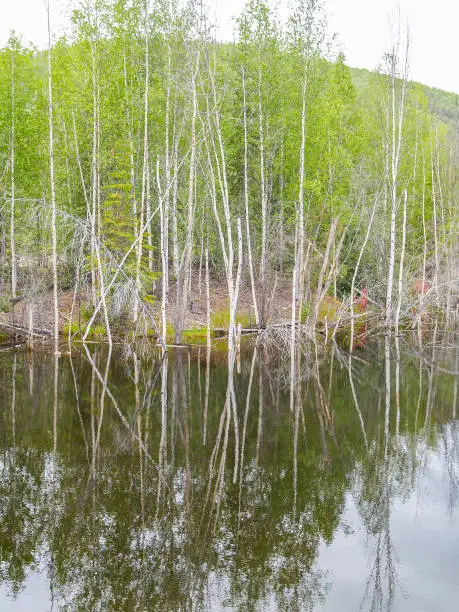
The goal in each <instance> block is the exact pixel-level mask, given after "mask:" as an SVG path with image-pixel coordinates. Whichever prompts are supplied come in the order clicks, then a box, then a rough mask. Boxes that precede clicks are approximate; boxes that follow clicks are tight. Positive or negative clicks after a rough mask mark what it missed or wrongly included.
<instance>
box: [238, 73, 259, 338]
mask: <svg viewBox="0 0 459 612" xmlns="http://www.w3.org/2000/svg"><path fill="white" fill-rule="evenodd" d="M242 91H243V95H244V204H245V226H246V235H247V257H248V263H249V274H250V286H251V289H252V304H253V312H254V315H255V323H256V325H257V327H259V326H260V316H259V313H258V304H257V294H256V290H255V277H254V274H253V259H252V244H251V236H250V214H249V176H248V173H249V171H248V137H247V100H246V87H245V73H244V68H242Z"/></svg>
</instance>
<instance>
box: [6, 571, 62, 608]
mask: <svg viewBox="0 0 459 612" xmlns="http://www.w3.org/2000/svg"><path fill="white" fill-rule="evenodd" d="M50 608H51V605H50V591H49V581H48V580H47V578H46V574H45V572H43V573H40V572H38V571H37V572H30V574H29V575H28V576H27V579H26V581H25V584H24V588H23V589H22V590H21V591H20V593H19V595H18V596H17V598H16V599H11V594H10V593H9V592H8V591H7V590H6V589H5V586H4V585H2V584H0V610H2V612H3V611H5V612H9V611H10V610H11V611H12V612H31V610H33V612H46V610H49V609H50Z"/></svg>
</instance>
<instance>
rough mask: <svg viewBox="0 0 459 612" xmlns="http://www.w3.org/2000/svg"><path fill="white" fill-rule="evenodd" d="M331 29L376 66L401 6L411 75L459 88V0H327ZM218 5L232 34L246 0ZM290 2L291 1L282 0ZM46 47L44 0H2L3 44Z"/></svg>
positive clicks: (58, 3)
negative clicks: (18, 37) (14, 38)
mask: <svg viewBox="0 0 459 612" xmlns="http://www.w3.org/2000/svg"><path fill="white" fill-rule="evenodd" d="M323 2H324V4H325V6H326V8H327V11H328V13H329V23H330V31H331V32H336V33H337V34H338V44H339V47H340V48H341V49H342V50H343V51H344V53H345V55H346V59H347V63H348V64H349V65H351V66H358V67H362V68H369V69H370V70H371V69H374V68H375V67H376V66H377V65H378V63H379V61H380V59H381V57H382V54H383V53H384V52H385V51H387V50H388V49H389V48H390V40H391V34H390V32H391V28H390V18H391V17H392V18H393V17H394V15H397V7H398V6H399V7H400V13H401V21H402V28H403V27H405V25H406V23H409V27H410V35H411V49H410V78H411V79H413V80H416V81H420V82H422V83H426V84H427V85H431V86H433V87H440V88H441V89H446V90H448V91H455V92H457V93H459V69H458V67H457V64H456V61H457V59H459V44H458V42H456V41H457V40H458V28H459V0H435V2H432V0H323ZM208 3H209V4H214V5H215V9H214V11H215V12H214V14H217V15H218V21H219V23H220V31H221V34H222V36H223V37H224V38H226V39H231V38H232V31H233V23H234V22H233V20H232V17H233V16H234V15H237V14H238V13H239V11H240V10H241V9H242V7H243V5H244V0H208ZM277 4H278V5H279V6H280V7H281V9H282V7H285V6H287V4H288V0H277ZM66 6H67V0H51V7H52V15H53V24H54V25H53V29H54V30H55V31H56V33H58V32H59V27H60V26H61V25H62V24H63V23H64V21H65V14H66V10H65V9H66ZM12 29H14V30H16V31H17V32H18V33H20V34H22V35H23V37H24V39H25V40H28V41H32V42H34V43H35V44H37V45H38V46H40V47H44V46H45V45H46V41H47V31H46V11H45V1H44V0H0V46H3V45H5V43H6V40H7V38H8V34H9V31H10V30H12Z"/></svg>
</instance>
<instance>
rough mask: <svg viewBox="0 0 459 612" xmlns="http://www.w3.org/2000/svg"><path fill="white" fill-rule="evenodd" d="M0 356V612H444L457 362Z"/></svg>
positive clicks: (457, 464)
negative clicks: (292, 368) (231, 361)
mask: <svg viewBox="0 0 459 612" xmlns="http://www.w3.org/2000/svg"><path fill="white" fill-rule="evenodd" d="M246 352H247V354H244V355H243V356H242V358H241V361H240V363H238V364H235V366H234V372H232V373H231V372H230V373H228V366H227V363H226V356H225V354H224V353H219V352H218V351H213V352H212V354H211V355H209V354H208V353H207V351H206V350H205V348H202V349H194V350H192V351H188V350H183V351H176V352H174V353H170V354H169V357H168V358H165V359H161V358H160V356H159V355H158V354H152V353H151V351H149V352H148V351H145V352H143V351H140V350H138V351H137V352H133V351H132V350H121V349H120V350H119V351H114V352H113V354H111V355H110V354H108V353H107V351H104V350H101V349H100V348H94V347H91V348H90V349H89V350H86V351H84V350H82V352H79V351H74V352H73V354H72V356H70V355H67V356H63V357H61V358H60V359H55V358H54V357H53V356H47V355H41V354H35V355H33V356H31V357H29V356H28V355H27V354H25V353H17V354H13V353H10V352H5V353H2V354H1V355H0V470H1V478H0V555H1V556H0V609H1V610H6V611H19V610H20V611H29V610H33V611H34V612H41V611H47V610H91V611H92V610H104V611H105V610H127V611H131V610H320V611H327V612H329V611H333V612H343V611H344V612H345V611H348V610H349V611H352V612H353V611H358V610H391V611H398V610H400V611H405V610H406V611H413V612H414V611H416V612H419V611H429V612H430V611H442V612H447V611H450V610H451V611H455V610H458V609H459V423H458V420H457V404H458V402H459V400H458V377H457V371H458V369H459V358H458V349H457V347H456V346H455V345H454V342H453V341H451V339H450V340H448V339H445V340H443V341H442V345H441V346H439V345H438V343H437V342H435V343H430V344H429V343H426V344H425V345H424V347H423V349H422V352H420V351H419V350H418V348H415V347H413V346H408V345H402V346H400V345H398V346H396V345H393V344H392V345H389V344H388V342H387V341H386V342H385V341H384V339H382V340H381V341H380V342H379V343H378V342H376V343H375V344H373V345H372V346H369V347H366V348H365V349H364V350H359V351H357V352H356V353H355V356H354V357H353V358H352V359H349V356H348V355H347V354H345V353H343V352H340V351H339V350H338V347H331V348H330V349H329V350H327V351H326V352H321V353H318V354H313V355H310V356H309V357H308V358H307V359H305V358H303V359H302V361H301V363H299V364H298V366H297V368H296V373H295V378H294V381H293V386H292V385H291V380H290V363H289V359H288V357H287V358H286V357H285V356H280V355H278V354H276V353H275V352H274V351H269V350H263V349H260V348H258V349H257V350H255V351H253V350H247V351H246Z"/></svg>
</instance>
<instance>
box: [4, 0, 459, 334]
mask: <svg viewBox="0 0 459 612" xmlns="http://www.w3.org/2000/svg"><path fill="white" fill-rule="evenodd" d="M173 4H174V3H173ZM292 4H293V6H292V13H291V15H290V19H289V20H288V22H287V25H286V30H285V31H283V30H281V29H280V27H279V23H278V20H277V19H276V16H275V14H274V13H272V12H271V11H270V8H269V6H268V4H267V2H266V1H265V0H248V2H247V5H246V8H245V11H244V13H243V14H242V15H241V17H240V19H239V20H238V22H237V27H238V42H236V43H234V44H220V43H216V42H215V39H214V37H213V34H212V30H211V29H209V25H208V20H207V18H206V19H204V17H203V15H202V14H201V6H200V4H199V3H198V2H196V1H195V0H189V2H184V3H183V6H182V3H177V4H176V5H175V8H174V10H173V11H170V9H168V8H166V7H165V5H164V3H163V2H162V1H160V0H158V1H157V2H152V3H151V4H150V3H148V2H144V0H97V2H88V3H81V6H80V9H79V10H77V11H74V13H73V14H72V20H71V22H70V23H69V24H68V28H67V31H66V33H65V36H62V38H60V39H59V40H57V41H56V42H55V43H54V44H53V45H51V46H50V48H49V49H48V50H45V51H42V52H38V53H37V52H36V50H35V49H34V48H31V47H27V46H25V45H24V44H23V43H22V41H21V39H19V38H16V37H14V36H12V37H11V38H10V40H9V42H8V46H7V47H5V48H4V49H0V290H1V291H2V296H3V298H4V300H5V301H6V306H7V307H8V305H9V304H10V300H13V303H14V300H16V298H17V297H18V296H19V297H21V299H23V298H24V296H26V297H27V299H28V301H29V303H30V304H31V308H30V311H32V310H33V305H34V304H38V298H39V297H40V295H42V296H45V297H46V295H47V292H49V290H50V288H51V287H52V289H53V304H54V306H53V309H54V323H55V325H54V335H55V337H58V331H59V330H58V325H59V308H58V307H59V302H58V300H59V297H60V296H61V295H63V294H64V292H65V291H70V290H72V295H76V294H77V293H78V294H79V295H82V296H83V297H82V299H84V300H86V304H85V317H86V318H87V319H88V321H87V327H86V331H85V336H84V337H85V338H86V337H88V333H89V331H88V330H90V329H91V326H92V324H93V323H97V324H100V325H101V326H102V325H103V326H104V327H105V329H106V330H109V328H110V324H112V325H115V324H118V323H119V322H121V323H119V324H120V327H121V328H122V329H123V330H125V329H127V328H128V325H127V324H126V320H128V321H131V322H132V325H133V327H132V328H133V329H134V328H135V329H136V330H137V329H144V330H146V329H147V328H148V326H149V325H150V326H151V325H152V323H151V321H152V319H153V316H156V315H157V312H158V308H157V302H159V301H161V310H160V311H161V329H162V336H163V337H165V336H166V333H167V330H168V329H169V326H170V325H171V324H172V326H173V329H174V334H175V335H174V342H175V343H176V344H178V343H179V342H181V336H182V333H183V330H184V329H185V325H186V316H188V313H189V312H191V309H192V306H191V304H192V300H191V299H189V298H190V293H191V291H192V289H193V285H194V283H193V278H194V275H195V274H196V275H197V277H198V279H200V281H201V282H200V283H199V281H198V283H197V285H198V286H199V287H200V291H199V294H200V296H203V295H208V294H209V300H207V302H206V303H205V304H202V307H201V308H200V312H202V313H206V315H205V316H206V321H207V322H208V321H210V311H211V299H210V293H211V291H210V287H209V286H208V287H207V289H209V293H208V294H207V293H204V291H203V289H202V286H201V285H203V279H204V278H206V279H207V280H208V282H209V283H210V280H209V279H212V278H213V279H222V278H223V279H224V281H223V282H224V284H225V285H226V286H225V292H226V295H225V299H227V303H228V311H229V316H230V318H229V323H228V329H229V337H230V338H232V337H233V335H234V330H235V316H236V311H237V309H238V299H239V296H241V299H242V297H244V298H245V299H248V301H249V302H251V303H252V309H251V310H252V312H251V316H252V313H253V320H254V321H255V323H256V327H258V328H261V329H265V328H266V327H268V325H269V323H270V322H271V312H272V311H271V304H275V303H276V299H277V296H276V295H275V290H276V288H277V287H278V284H279V283H278V280H279V279H281V280H282V281H283V282H284V286H287V285H288V286H289V288H288V290H287V292H286V294H287V296H288V297H287V299H288V300H290V299H291V313H289V320H288V325H289V326H290V328H291V329H293V330H295V325H296V321H301V322H304V323H305V324H306V325H305V327H304V331H305V333H306V329H314V328H315V324H316V322H317V321H318V320H319V318H320V317H319V312H320V305H321V303H322V302H323V301H324V300H325V298H326V297H330V298H332V299H333V300H335V304H336V301H337V300H339V302H340V303H341V304H344V305H345V307H346V308H348V309H349V317H350V320H353V310H352V309H353V302H354V297H356V296H357V295H358V292H359V291H362V293H363V292H365V293H364V295H366V292H368V294H369V298H370V299H371V300H372V303H373V304H375V305H377V306H378V308H379V309H380V310H379V312H380V314H381V316H384V319H385V325H386V326H388V327H389V326H391V325H392V324H394V322H397V325H398V321H399V320H400V317H401V316H402V317H403V315H405V318H406V320H407V322H408V323H409V324H410V325H411V324H412V319H413V312H416V313H419V312H421V310H422V309H423V308H425V307H426V300H425V299H424V298H423V295H424V293H426V292H429V296H428V297H429V299H430V300H431V303H432V304H433V306H434V307H435V309H437V310H439V309H441V308H444V311H445V313H448V314H449V313H451V312H455V308H456V302H457V293H456V287H457V278H458V274H457V269H458V260H459V255H458V252H457V240H456V236H457V228H458V224H459V218H458V212H459V211H458V207H457V200H458V192H459V184H458V178H457V177H458V176H459V174H458V171H457V170H458V157H457V153H456V150H455V144H456V143H455V142H454V140H453V139H452V138H451V137H452V136H454V132H455V131H453V130H451V129H450V130H448V129H447V126H445V120H446V119H447V117H449V120H448V123H449V125H451V121H452V119H453V118H454V117H455V97H454V95H453V98H451V97H450V96H451V94H443V92H437V91H436V90H433V89H428V88H424V89H423V88H422V87H421V86H419V87H417V86H415V85H414V86H413V84H411V83H409V82H408V80H407V75H406V74H405V75H403V66H404V65H405V63H406V62H405V58H404V57H400V56H399V55H398V54H397V50H395V49H393V50H392V51H391V53H389V54H387V56H386V59H387V62H386V64H387V65H386V66H385V72H384V73H381V74H377V73H371V72H368V71H356V70H354V71H352V72H351V70H350V69H349V68H348V66H347V65H346V64H345V58H344V56H343V55H341V54H339V55H337V56H336V57H334V58H332V57H330V53H329V52H328V48H329V47H328V45H327V41H326V36H327V35H326V27H325V24H324V23H323V19H322V14H321V12H320V11H319V8H318V3H316V2H315V1H312V0H311V1H309V0H295V1H294V2H293V3H292ZM181 6H182V8H180V7H181ZM353 81H354V82H353ZM429 101H430V108H429ZM433 111H434V112H433ZM437 114H438V116H437ZM290 286H291V290H290ZM206 291H207V290H206ZM419 294H420V296H421V297H420V298H419ZM413 301H414V302H416V304H415V305H416V308H417V310H414V308H413ZM193 304H194V302H193ZM155 308H156V310H155ZM193 309H194V305H193ZM37 310H38V308H37ZM192 314H193V313H192ZM348 320H349V319H348ZM418 320H420V317H418ZM190 322H191V323H192V324H193V325H194V324H195V321H194V318H193V319H191V318H190ZM200 322H202V319H201V320H200ZM284 322H285V320H284ZM140 323H142V326H143V327H141V326H140ZM209 325H210V324H209ZM218 327H219V328H220V327H221V326H220V325H219V326H218ZM225 327H226V323H225ZM286 337H287V336H286ZM289 337H292V336H289ZM293 338H294V334H293Z"/></svg>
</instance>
